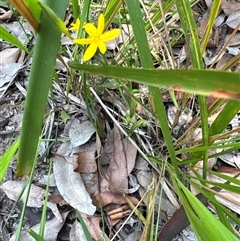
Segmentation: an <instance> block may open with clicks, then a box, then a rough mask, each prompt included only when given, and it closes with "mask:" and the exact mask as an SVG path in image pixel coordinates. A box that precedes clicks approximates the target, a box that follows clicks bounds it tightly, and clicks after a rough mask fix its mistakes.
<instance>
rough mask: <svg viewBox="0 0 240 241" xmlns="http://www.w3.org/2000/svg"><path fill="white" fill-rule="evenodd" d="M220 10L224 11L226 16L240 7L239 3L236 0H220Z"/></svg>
mask: <svg viewBox="0 0 240 241" xmlns="http://www.w3.org/2000/svg"><path fill="white" fill-rule="evenodd" d="M221 8H222V10H223V11H224V13H225V15H226V16H229V15H230V14H232V13H233V12H235V11H236V10H239V9H240V3H239V2H237V1H236V0H230V1H229V0H222V5H221Z"/></svg>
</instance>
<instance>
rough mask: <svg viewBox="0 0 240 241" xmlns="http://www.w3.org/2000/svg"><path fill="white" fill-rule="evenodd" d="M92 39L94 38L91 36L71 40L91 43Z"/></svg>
mask: <svg viewBox="0 0 240 241" xmlns="http://www.w3.org/2000/svg"><path fill="white" fill-rule="evenodd" d="M93 41H94V39H92V38H78V39H74V40H73V42H74V43H76V44H91V43H92V42H93Z"/></svg>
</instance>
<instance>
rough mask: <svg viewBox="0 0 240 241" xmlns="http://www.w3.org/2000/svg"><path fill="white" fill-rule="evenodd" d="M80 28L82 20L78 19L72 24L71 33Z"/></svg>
mask: <svg viewBox="0 0 240 241" xmlns="http://www.w3.org/2000/svg"><path fill="white" fill-rule="evenodd" d="M79 28H80V19H79V18H78V19H77V20H76V22H75V23H71V24H70V28H69V30H71V31H78V30H79Z"/></svg>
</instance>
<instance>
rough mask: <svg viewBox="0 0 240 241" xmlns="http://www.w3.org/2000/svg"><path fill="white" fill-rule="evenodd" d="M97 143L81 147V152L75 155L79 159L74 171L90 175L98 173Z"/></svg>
mask: <svg viewBox="0 0 240 241" xmlns="http://www.w3.org/2000/svg"><path fill="white" fill-rule="evenodd" d="M96 150H97V147H96V143H94V142H92V143H87V144H85V145H82V146H81V150H80V151H79V152H78V153H74V155H76V156H77V157H78V158H77V168H76V169H75V170H74V171H75V172H79V173H90V172H96V171H97V163H96V158H95V154H96Z"/></svg>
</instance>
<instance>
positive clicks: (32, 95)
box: [16, 0, 69, 176]
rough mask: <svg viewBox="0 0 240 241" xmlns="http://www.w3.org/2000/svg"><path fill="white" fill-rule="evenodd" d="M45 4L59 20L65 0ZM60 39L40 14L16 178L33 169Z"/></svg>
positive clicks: (66, 1) (58, 34)
mask: <svg viewBox="0 0 240 241" xmlns="http://www.w3.org/2000/svg"><path fill="white" fill-rule="evenodd" d="M45 3H46V5H47V6H49V7H50V8H51V9H52V10H53V11H54V12H55V13H56V15H57V16H58V17H59V18H61V19H63V17H64V15H65V11H66V9H67V6H68V3H69V1H68V0H63V1H60V2H59V1H51V0H46V1H45ZM60 36H61V33H60V31H59V30H58V29H57V28H56V26H55V24H54V23H53V21H52V20H51V19H50V18H49V17H48V16H47V15H46V14H45V13H42V16H41V18H40V27H39V31H38V35H37V41H36V45H35V49H34V53H33V61H32V67H31V71H30V77H29V84H28V89H27V98H26V103H25V109H24V116H23V123H22V130H21V136H20V146H19V154H18V160H17V172H16V173H17V176H23V175H29V174H30V173H31V170H32V168H33V164H34V159H35V156H36V152H37V148H38V143H39V140H40V136H41V131H42V121H43V116H44V111H45V107H46V102H47V95H48V91H49V88H50V85H51V81H52V74H53V69H54V66H55V62H56V55H57V51H58V48H59V45H60Z"/></svg>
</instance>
